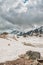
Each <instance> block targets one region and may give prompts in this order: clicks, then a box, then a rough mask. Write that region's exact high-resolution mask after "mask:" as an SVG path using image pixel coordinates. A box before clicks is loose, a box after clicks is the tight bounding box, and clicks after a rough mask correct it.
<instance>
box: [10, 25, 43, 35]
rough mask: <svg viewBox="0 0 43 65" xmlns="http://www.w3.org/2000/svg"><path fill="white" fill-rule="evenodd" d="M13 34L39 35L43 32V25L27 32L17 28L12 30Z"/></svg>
mask: <svg viewBox="0 0 43 65" xmlns="http://www.w3.org/2000/svg"><path fill="white" fill-rule="evenodd" d="M11 34H17V35H18V36H22V35H24V36H25V35H30V36H33V35H35V36H37V35H40V34H43V26H41V27H38V28H35V29H31V30H30V31H27V32H24V31H20V30H17V29H15V30H13V31H12V32H11Z"/></svg>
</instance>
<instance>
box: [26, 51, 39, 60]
mask: <svg viewBox="0 0 43 65" xmlns="http://www.w3.org/2000/svg"><path fill="white" fill-rule="evenodd" d="M26 54H27V55H28V56H29V59H33V60H35V59H40V53H39V52H34V51H27V52H26Z"/></svg>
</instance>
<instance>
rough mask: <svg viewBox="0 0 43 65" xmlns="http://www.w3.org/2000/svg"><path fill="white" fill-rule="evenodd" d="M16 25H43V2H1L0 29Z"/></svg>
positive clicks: (10, 0) (40, 0)
mask: <svg viewBox="0 0 43 65" xmlns="http://www.w3.org/2000/svg"><path fill="white" fill-rule="evenodd" d="M8 22H9V24H8ZM4 23H5V24H4ZM3 24H4V26H3ZM15 24H17V25H27V24H28V25H31V24H32V25H34V24H38V25H43V0H27V1H25V3H24V0H0V28H3V27H4V28H5V27H6V28H11V27H13V26H14V25H15ZM9 25H10V26H9Z"/></svg>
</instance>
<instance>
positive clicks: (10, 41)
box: [0, 34, 43, 62]
mask: <svg viewBox="0 0 43 65" xmlns="http://www.w3.org/2000/svg"><path fill="white" fill-rule="evenodd" d="M24 42H25V43H26V44H29V45H28V46H26V45H24ZM30 44H31V45H30ZM33 45H34V46H33ZM41 46H42V47H41ZM28 50H32V51H38V52H40V53H41V55H42V56H43V38H39V37H38V38H37V37H26V38H24V37H22V36H20V37H19V38H17V36H16V35H15V36H14V37H13V35H11V34H9V35H8V36H7V38H5V39H4V38H0V62H5V61H10V60H15V59H17V58H18V57H19V55H21V54H24V53H26V51H28Z"/></svg>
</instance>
